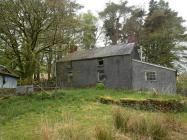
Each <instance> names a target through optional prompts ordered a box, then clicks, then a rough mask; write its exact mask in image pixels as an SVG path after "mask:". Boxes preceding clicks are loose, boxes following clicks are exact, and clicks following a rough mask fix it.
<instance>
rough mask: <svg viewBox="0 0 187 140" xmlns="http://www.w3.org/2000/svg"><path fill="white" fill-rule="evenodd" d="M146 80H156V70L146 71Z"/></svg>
mask: <svg viewBox="0 0 187 140" xmlns="http://www.w3.org/2000/svg"><path fill="white" fill-rule="evenodd" d="M145 74H146V80H147V81H156V72H153V71H151V72H146V73H145Z"/></svg>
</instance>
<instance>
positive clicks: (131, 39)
mask: <svg viewBox="0 0 187 140" xmlns="http://www.w3.org/2000/svg"><path fill="white" fill-rule="evenodd" d="M127 43H136V37H135V34H129V35H128V37H127Z"/></svg>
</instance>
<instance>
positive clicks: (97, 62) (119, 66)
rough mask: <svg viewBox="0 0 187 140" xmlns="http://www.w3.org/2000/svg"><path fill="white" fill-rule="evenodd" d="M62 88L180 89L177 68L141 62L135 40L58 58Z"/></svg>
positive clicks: (57, 66) (171, 91)
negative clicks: (177, 81)
mask: <svg viewBox="0 0 187 140" xmlns="http://www.w3.org/2000/svg"><path fill="white" fill-rule="evenodd" d="M56 74H57V82H58V85H59V86H60V87H89V86H95V85H96V84H97V83H98V82H103V83H104V84H105V86H106V87H107V88H121V89H133V90H153V89H154V90H157V91H159V92H164V93H175V92H176V70H174V69H170V68H166V67H163V66H160V65H155V64H150V63H146V62H142V61H140V58H139V53H138V51H137V49H136V47H135V44H134V43H129V44H120V45H115V46H110V47H103V48H94V49H90V50H84V51H77V52H74V53H72V54H69V55H67V56H65V57H63V58H62V60H59V61H57V64H56Z"/></svg>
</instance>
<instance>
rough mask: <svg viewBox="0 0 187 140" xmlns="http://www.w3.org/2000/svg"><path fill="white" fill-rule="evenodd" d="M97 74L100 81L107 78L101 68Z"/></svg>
mask: <svg viewBox="0 0 187 140" xmlns="http://www.w3.org/2000/svg"><path fill="white" fill-rule="evenodd" d="M97 74H98V82H103V81H104V80H105V78H106V77H105V73H104V70H99V71H98V72H97Z"/></svg>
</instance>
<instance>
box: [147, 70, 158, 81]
mask: <svg viewBox="0 0 187 140" xmlns="http://www.w3.org/2000/svg"><path fill="white" fill-rule="evenodd" d="M148 73H154V77H155V78H154V79H152V77H151V78H150V77H149V79H148ZM151 76H152V75H151ZM145 80H146V81H150V82H155V81H157V72H156V71H146V72H145Z"/></svg>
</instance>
